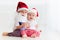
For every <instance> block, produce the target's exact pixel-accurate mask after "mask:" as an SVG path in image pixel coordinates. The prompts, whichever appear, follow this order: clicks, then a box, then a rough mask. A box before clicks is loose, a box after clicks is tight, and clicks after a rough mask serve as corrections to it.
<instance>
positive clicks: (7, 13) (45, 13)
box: [0, 0, 60, 40]
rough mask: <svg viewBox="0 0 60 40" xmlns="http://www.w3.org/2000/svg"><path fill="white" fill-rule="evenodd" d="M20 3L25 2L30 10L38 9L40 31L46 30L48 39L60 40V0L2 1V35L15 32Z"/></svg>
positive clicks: (0, 5)
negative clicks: (17, 7) (17, 8)
mask: <svg viewBox="0 0 60 40" xmlns="http://www.w3.org/2000/svg"><path fill="white" fill-rule="evenodd" d="M18 1H24V2H25V3H26V4H27V5H28V6H29V8H32V7H36V8H37V10H38V12H39V15H40V17H39V18H40V19H39V24H40V25H39V29H42V30H43V31H44V30H45V31H46V32H47V36H48V37H47V39H51V40H59V37H60V10H59V9H60V5H59V4H60V2H59V0H27V1H26V0H0V33H2V32H10V31H12V30H13V27H14V19H15V14H16V6H17V3H18ZM52 32H54V33H52ZM53 34H54V35H53ZM52 35H53V36H52ZM56 35H57V37H56ZM42 37H43V36H42ZM52 37H54V38H52Z"/></svg>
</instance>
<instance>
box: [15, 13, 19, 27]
mask: <svg viewBox="0 0 60 40" xmlns="http://www.w3.org/2000/svg"><path fill="white" fill-rule="evenodd" d="M15 26H19V16H18V14H17V15H16V18H15Z"/></svg>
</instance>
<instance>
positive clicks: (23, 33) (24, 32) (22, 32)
mask: <svg viewBox="0 0 60 40" xmlns="http://www.w3.org/2000/svg"><path fill="white" fill-rule="evenodd" d="M21 34H22V37H23V38H24V37H27V35H26V30H22V31H21Z"/></svg>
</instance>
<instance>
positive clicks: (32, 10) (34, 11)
mask: <svg viewBox="0 0 60 40" xmlns="http://www.w3.org/2000/svg"><path fill="white" fill-rule="evenodd" d="M29 12H33V13H35V14H37V11H36V10H34V9H31V10H29V11H28V13H29Z"/></svg>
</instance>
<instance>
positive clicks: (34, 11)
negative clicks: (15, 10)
mask: <svg viewBox="0 0 60 40" xmlns="http://www.w3.org/2000/svg"><path fill="white" fill-rule="evenodd" d="M29 12H33V13H35V14H36V16H37V17H38V16H39V14H38V11H37V10H36V8H32V9H31V10H29Z"/></svg>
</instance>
